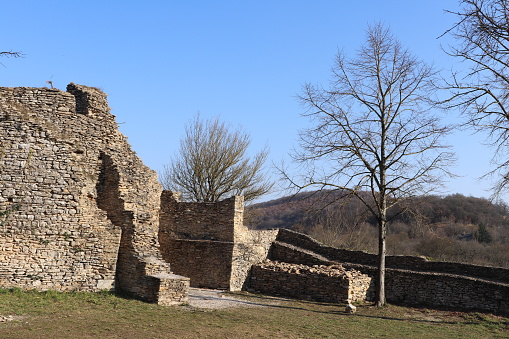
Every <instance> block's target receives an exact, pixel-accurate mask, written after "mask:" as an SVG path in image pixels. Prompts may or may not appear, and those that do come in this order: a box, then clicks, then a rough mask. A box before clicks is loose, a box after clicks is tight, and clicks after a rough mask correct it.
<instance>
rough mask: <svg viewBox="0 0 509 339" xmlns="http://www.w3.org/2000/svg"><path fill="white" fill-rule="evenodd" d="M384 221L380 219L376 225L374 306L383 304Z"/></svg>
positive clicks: (385, 231)
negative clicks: (375, 295) (376, 265)
mask: <svg viewBox="0 0 509 339" xmlns="http://www.w3.org/2000/svg"><path fill="white" fill-rule="evenodd" d="M386 226H387V224H386V221H385V220H381V221H380V222H379V225H378V228H379V229H378V231H379V235H378V236H379V238H378V281H377V289H376V290H377V297H376V306H378V307H382V306H385V238H386V233H387V230H386Z"/></svg>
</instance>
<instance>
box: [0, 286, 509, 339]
mask: <svg viewBox="0 0 509 339" xmlns="http://www.w3.org/2000/svg"><path fill="white" fill-rule="evenodd" d="M229 295H233V296H235V297H236V298H242V299H244V300H247V301H249V302H250V303H253V304H257V305H264V307H248V308H243V307H241V308H230V309H217V310H211V309H199V308H193V307H190V306H189V305H182V306H175V307H164V306H157V305H153V304H147V303H144V302H141V301H138V300H132V299H125V298H121V297H118V296H115V295H114V294H110V293H58V292H42V293H39V292H33V291H28V292H22V291H20V290H9V291H6V290H4V291H1V293H0V314H1V315H4V316H8V315H13V316H23V317H22V318H18V319H14V320H12V321H6V322H3V323H0V338H13V339H15V338H45V339H47V338H337V337H347V336H355V337H356V338H380V337H390V338H402V337H404V338H425V337H430V338H467V337H468V338H507V337H508V336H509V319H508V318H504V317H496V316H492V315H485V314H477V313H461V312H446V311H434V310H426V309H415V308H404V307H397V306H389V307H386V308H383V309H377V308H375V307H372V306H367V305H360V306H359V307H358V309H357V310H358V311H357V314H355V315H348V314H346V313H345V311H344V305H337V304H327V303H317V302H306V301H296V300H289V299H283V298H275V297H267V296H262V295H254V294H249V293H231V294H229Z"/></svg>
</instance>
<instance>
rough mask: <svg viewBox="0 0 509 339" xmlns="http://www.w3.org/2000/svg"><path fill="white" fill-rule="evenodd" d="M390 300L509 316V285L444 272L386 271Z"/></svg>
mask: <svg viewBox="0 0 509 339" xmlns="http://www.w3.org/2000/svg"><path fill="white" fill-rule="evenodd" d="M385 286H386V287H385V288H386V297H387V301H389V302H390V303H394V304H405V305H424V306H431V307H440V308H442V307H443V308H452V309H461V310H471V311H481V312H490V313H495V314H506V315H507V314H509V285H507V284H501V283H496V282H490V281H483V280H480V279H474V278H467V277H463V276H457V275H450V274H444V273H423V272H412V271H404V270H392V269H389V270H387V271H386V284H385Z"/></svg>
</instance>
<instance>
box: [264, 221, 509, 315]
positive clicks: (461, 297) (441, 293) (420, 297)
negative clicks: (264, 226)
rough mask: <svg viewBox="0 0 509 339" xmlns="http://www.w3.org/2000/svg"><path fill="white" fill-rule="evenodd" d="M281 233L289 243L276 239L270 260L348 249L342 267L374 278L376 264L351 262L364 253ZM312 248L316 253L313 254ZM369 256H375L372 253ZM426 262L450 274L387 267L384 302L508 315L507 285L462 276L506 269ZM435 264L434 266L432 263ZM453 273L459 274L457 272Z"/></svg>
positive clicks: (315, 258)
mask: <svg viewBox="0 0 509 339" xmlns="http://www.w3.org/2000/svg"><path fill="white" fill-rule="evenodd" d="M281 231H283V230H281ZM283 232H284V233H286V235H285V236H283V237H280V236H279V235H281V232H280V233H279V235H278V239H279V240H283V239H284V240H290V239H291V241H292V243H293V245H292V244H288V243H286V242H280V241H276V242H275V243H274V244H273V246H272V249H271V256H270V258H271V259H272V260H278V261H285V262H289V263H295V264H297V263H301V264H307V265H319V264H321V265H331V264H333V263H335V262H337V261H339V260H337V259H336V260H337V261H336V260H332V259H331V258H327V257H325V256H324V255H323V254H329V255H331V254H332V255H331V257H332V258H337V256H336V257H335V256H334V255H333V254H334V253H341V254H342V255H346V254H347V253H348V252H352V256H351V257H346V258H345V259H346V260H345V262H341V264H342V266H343V267H345V268H346V269H356V270H359V271H361V272H362V273H364V274H367V275H369V276H371V277H373V279H376V275H377V268H376V265H365V264H360V263H356V262H355V260H356V259H357V258H361V260H359V261H361V262H362V263H365V262H366V261H365V260H362V258H364V259H365V257H364V255H365V254H367V253H364V254H361V255H359V256H357V254H358V253H359V252H358V251H347V250H341V249H336V248H333V247H327V246H325V245H321V244H319V243H317V242H316V241H314V240H313V239H311V238H309V237H308V236H306V235H303V234H299V233H296V232H291V231H283ZM292 233H295V234H292ZM296 239H297V240H296ZM298 239H303V240H304V241H302V242H299V241H298ZM298 245H300V246H302V247H300V246H298ZM315 250H316V252H318V253H315ZM372 256H373V257H376V256H374V255H372ZM392 258H394V261H393V262H392V264H393V265H394V264H395V263H398V261H397V260H396V259H401V261H402V262H403V263H404V264H402V265H401V266H405V265H410V263H412V262H414V263H415V265H416V267H418V268H420V269H422V268H423V266H422V265H419V263H420V261H419V260H415V261H414V260H413V259H415V258H418V257H392ZM368 262H370V261H368ZM427 264H429V266H428V267H430V268H434V269H437V270H441V269H442V270H443V269H445V268H446V267H451V273H443V272H422V271H416V270H406V269H396V268H387V269H386V276H385V279H386V281H385V289H386V298H387V301H388V302H390V303H394V304H404V305H413V306H428V307H438V308H449V309H461V310H470V311H481V312H490V313H496V314H505V315H507V314H509V284H507V283H503V282H496V281H489V280H487V279H483V278H482V277H475V276H474V277H469V276H466V274H469V273H474V274H476V275H482V273H483V272H486V276H487V278H488V279H492V278H493V274H494V272H497V271H500V272H502V273H503V272H504V271H506V270H504V269H501V268H500V269H497V268H492V267H482V266H475V265H464V264H455V263H438V262H428V263H427ZM435 264H437V265H436V266H435ZM442 264H443V265H442ZM456 265H458V266H459V268H458V267H456ZM424 267H426V266H424ZM457 272H459V273H460V274H457ZM503 278H504V274H502V277H501V279H499V280H502V279H503Z"/></svg>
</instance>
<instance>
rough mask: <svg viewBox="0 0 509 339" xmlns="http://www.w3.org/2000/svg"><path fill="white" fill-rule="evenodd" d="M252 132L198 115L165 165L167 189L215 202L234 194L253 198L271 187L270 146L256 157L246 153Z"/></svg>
mask: <svg viewBox="0 0 509 339" xmlns="http://www.w3.org/2000/svg"><path fill="white" fill-rule="evenodd" d="M250 144H251V139H250V137H249V135H248V134H247V133H245V132H243V131H242V130H241V129H240V128H238V129H237V130H234V131H231V129H230V128H229V127H228V126H227V125H226V124H225V123H224V122H221V121H220V120H219V118H213V119H210V120H207V121H202V120H201V119H200V116H199V115H197V116H196V117H195V119H194V120H193V121H192V122H191V123H190V124H189V125H188V126H186V133H185V136H184V138H183V139H181V141H180V150H179V154H176V155H175V156H173V157H172V158H171V162H170V163H169V164H167V165H165V166H164V170H163V172H162V173H161V181H162V184H163V187H164V189H168V190H174V191H179V192H181V193H182V196H183V198H184V199H186V200H189V201H198V202H214V201H219V200H221V199H224V198H228V197H230V196H232V195H243V196H244V199H245V200H246V201H250V200H253V199H255V198H257V197H260V196H262V195H264V194H266V193H268V192H269V191H270V189H271V188H272V183H270V182H269V181H268V180H267V176H266V175H265V173H263V165H264V163H265V161H266V159H267V155H268V150H267V148H265V149H263V150H262V151H260V152H259V153H257V154H256V155H255V156H254V157H253V158H250V157H249V156H248V154H247V150H248V148H249V146H250Z"/></svg>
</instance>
